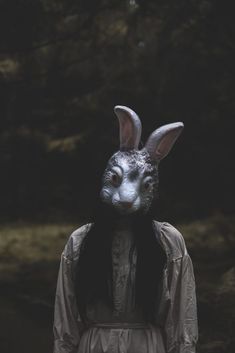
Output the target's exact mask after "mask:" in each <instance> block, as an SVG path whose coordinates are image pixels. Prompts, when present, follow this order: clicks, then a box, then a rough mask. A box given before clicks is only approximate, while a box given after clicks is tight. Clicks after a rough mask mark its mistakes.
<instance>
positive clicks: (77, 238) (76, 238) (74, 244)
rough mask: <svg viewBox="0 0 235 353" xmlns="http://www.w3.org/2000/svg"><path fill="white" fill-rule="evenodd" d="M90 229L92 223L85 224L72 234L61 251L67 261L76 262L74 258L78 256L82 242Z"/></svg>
mask: <svg viewBox="0 0 235 353" xmlns="http://www.w3.org/2000/svg"><path fill="white" fill-rule="evenodd" d="M91 227H92V223H87V224H84V225H82V226H81V227H79V228H77V229H75V230H74V231H73V232H72V234H71V235H70V237H69V239H68V241H67V243H66V245H65V247H64V250H63V255H64V256H65V257H66V258H67V259H68V260H76V257H77V256H78V255H79V250H80V247H81V244H82V241H83V239H84V238H85V236H86V235H87V233H88V232H89V230H90V229H91Z"/></svg>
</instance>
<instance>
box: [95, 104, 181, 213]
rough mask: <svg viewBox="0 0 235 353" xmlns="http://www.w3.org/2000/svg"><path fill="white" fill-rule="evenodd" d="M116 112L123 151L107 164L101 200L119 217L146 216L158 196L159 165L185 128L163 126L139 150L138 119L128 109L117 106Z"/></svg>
mask: <svg viewBox="0 0 235 353" xmlns="http://www.w3.org/2000/svg"><path fill="white" fill-rule="evenodd" d="M114 112H115V114H116V115H117V117H118V120H119V127H120V150H119V151H118V152H116V153H115V154H114V155H113V156H112V157H111V158H110V159H109V161H108V164H107V167H106V169H105V172H104V175H103V184H102V185H103V186H102V190H101V193H100V196H101V199H102V201H103V202H105V203H106V204H109V205H110V206H112V207H114V208H115V209H116V210H117V211H118V213H120V214H132V213H134V212H136V211H143V212H144V213H146V212H147V211H148V209H149V208H150V206H151V203H152V201H153V199H154V197H155V195H156V191H157V186H158V165H159V162H160V161H161V160H162V159H163V158H164V157H166V155H167V154H168V153H169V151H170V150H171V148H172V146H173V144H174V143H175V141H176V139H177V138H178V136H179V135H180V133H181V131H182V129H183V127H184V124H183V123H182V122H178V123H173V124H168V125H164V126H161V127H160V128H158V129H157V130H155V131H154V132H153V133H152V134H151V135H150V136H149V138H148V140H147V142H146V144H145V146H144V148H143V149H141V150H138V146H139V142H140V138H141V130H142V126H141V121H140V119H139V117H138V116H137V114H136V113H135V112H134V111H133V110H131V109H130V108H127V107H125V106H116V107H115V108H114Z"/></svg>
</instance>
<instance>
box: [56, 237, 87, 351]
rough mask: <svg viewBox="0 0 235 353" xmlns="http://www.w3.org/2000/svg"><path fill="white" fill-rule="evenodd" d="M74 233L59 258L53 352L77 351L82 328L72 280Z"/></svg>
mask: <svg viewBox="0 0 235 353" xmlns="http://www.w3.org/2000/svg"><path fill="white" fill-rule="evenodd" d="M74 234H75V233H73V234H72V235H71V236H70V238H69V241H68V243H67V244H66V246H65V248H64V251H63V252H62V255H61V260H60V267H59V273H58V279H57V287H56V296H55V306H54V324H53V333H54V350H53V353H75V352H77V349H78V345H79V341H80V335H81V330H82V323H81V320H80V316H79V313H78V308H77V301H76V296H75V290H74V282H73V265H74V264H73V253H72V249H73V248H74V246H73V243H74V239H75V237H74Z"/></svg>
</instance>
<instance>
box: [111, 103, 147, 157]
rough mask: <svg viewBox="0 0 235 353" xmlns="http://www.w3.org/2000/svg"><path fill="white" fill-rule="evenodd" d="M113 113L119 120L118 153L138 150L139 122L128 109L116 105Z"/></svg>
mask: <svg viewBox="0 0 235 353" xmlns="http://www.w3.org/2000/svg"><path fill="white" fill-rule="evenodd" d="M114 112H115V114H116V115H117V117H118V120H119V127H120V130H119V131H120V151H128V150H131V149H138V146H139V142H140V137H141V131H142V126H141V121H140V119H139V117H138V115H137V114H136V113H135V112H134V111H133V110H131V109H130V108H127V107H124V106H121V105H116V107H115V108H114Z"/></svg>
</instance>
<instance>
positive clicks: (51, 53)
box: [0, 0, 235, 219]
mask: <svg viewBox="0 0 235 353" xmlns="http://www.w3.org/2000/svg"><path fill="white" fill-rule="evenodd" d="M234 39H235V28H234V20H233V11H232V8H231V4H230V3H229V2H223V3H221V2H220V1H212V0H197V1H196V0H187V1H186V0H180V1H177V2H175V1H172V0H168V1H162V0H158V1H153V0H148V1H140V0H139V1H137V0H136V1H135V0H129V1H121V2H120V1H117V0H111V1H105V0H99V1H98V0H96V1H95V0H86V1H82V0H76V1H74V0H59V1H55V0H35V1H33V2H32V1H30V0H20V1H19V0H17V1H16V0H10V1H9V0H1V1H0V116H1V120H0V127H1V132H0V146H1V150H0V165H1V169H2V171H1V177H0V178H1V179H0V188H1V197H2V206H1V217H2V218H3V219H4V218H6V217H7V216H8V217H10V218H14V219H15V218H17V217H18V218H22V217H23V218H25V217H30V218H35V217H38V216H39V215H40V216H43V217H45V215H48V214H52V215H55V216H56V215H57V216H58V214H59V215H60V214H61V213H62V214H63V215H64V216H66V214H67V215H73V216H77V215H79V214H81V213H82V212H83V213H86V212H87V213H90V210H88V209H89V205H90V203H91V200H92V197H93V195H94V193H95V190H96V188H97V187H98V185H99V178H100V175H101V172H102V168H103V166H104V163H105V160H106V158H107V157H108V156H109V155H111V153H112V151H113V150H114V149H117V148H118V136H117V135H118V130H117V122H116V120H115V118H114V116H112V109H113V106H114V105H115V104H123V105H128V106H130V107H132V108H133V109H134V110H136V112H137V113H138V114H139V115H140V117H141V118H142V120H143V125H144V132H143V141H145V139H146V138H147V136H148V134H149V133H150V132H151V131H152V130H153V129H155V128H156V127H158V126H159V125H160V124H164V123H168V122H172V121H176V120H182V121H184V122H185V133H184V134H183V135H182V138H181V141H180V142H179V143H178V146H177V148H176V149H175V151H174V153H172V155H170V156H169V157H168V158H169V160H168V161H166V162H164V164H163V166H162V168H161V176H160V177H161V185H160V188H161V193H160V197H161V202H162V216H164V215H165V214H166V213H167V214H168V215H169V214H170V216H171V217H180V218H182V217H187V216H188V217H197V216H199V215H200V216H202V215H206V214H208V213H212V212H213V211H216V210H221V211H223V212H232V211H233V197H232V193H231V189H232V187H233V180H234V177H235V169H234V167H233V166H232V163H231V160H232V158H233V154H232V153H233V149H232V146H231V143H232V141H233V137H232V132H233V129H232V127H233V118H234V113H235V104H234V102H235V100H234V92H235V90H234V88H235V87H234V85H235V83H234V82H235V80H234V70H235V69H234V50H235V44H234V43H235V40H234ZM172 171H174V172H173V173H172ZM84 185H86V187H84ZM169 204H171V211H168V209H167V208H168V205H169Z"/></svg>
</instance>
